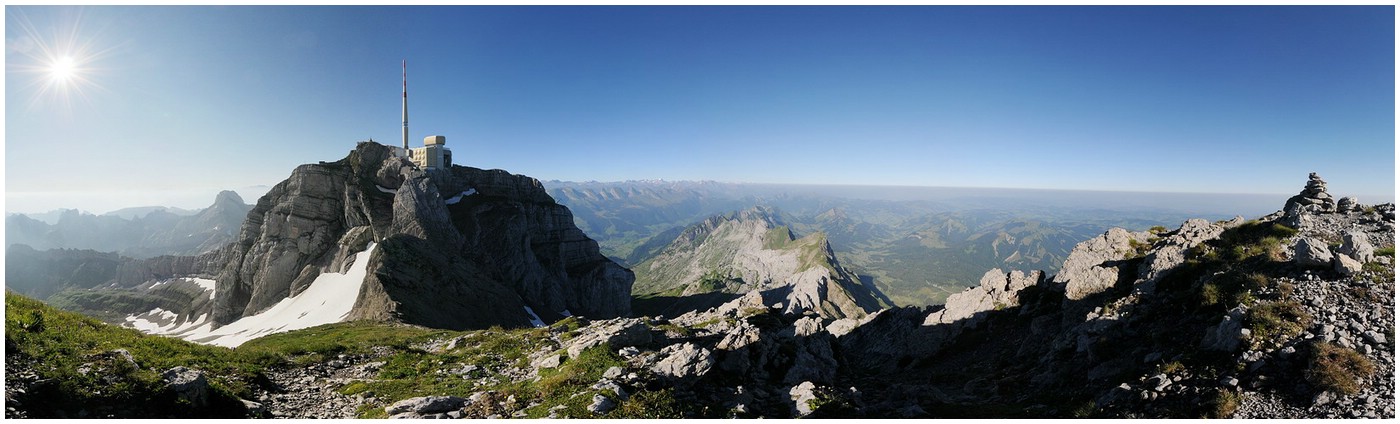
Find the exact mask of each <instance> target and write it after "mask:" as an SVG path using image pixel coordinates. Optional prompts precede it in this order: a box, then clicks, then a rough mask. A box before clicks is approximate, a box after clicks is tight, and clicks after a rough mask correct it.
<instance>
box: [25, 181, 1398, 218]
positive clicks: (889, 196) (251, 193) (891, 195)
mask: <svg viewBox="0 0 1400 424" xmlns="http://www.w3.org/2000/svg"><path fill="white" fill-rule="evenodd" d="M1323 178H1324V179H1325V178H1326V176H1325V175H1324V176H1323ZM1300 180H1304V181H1305V178H1300ZM541 183H542V184H544V185H545V186H546V187H547V188H548V187H551V186H553V185H559V184H578V185H588V184H600V185H613V184H697V183H714V184H725V185H743V186H751V187H774V188H782V189H788V190H791V191H794V192H812V193H813V194H825V195H830V196H834V197H843V198H852V199H872V200H892V201H906V200H908V201H916V200H937V199H949V198H954V197H957V196H968V197H974V198H984V199H985V198H1011V199H1022V200H1026V201H1032V200H1036V199H1041V200H1055V199H1057V198H1058V197H1059V196H1056V194H1059V193H1071V194H1073V193H1079V194H1081V196H1075V198H1074V199H1067V200H1064V201H1065V202H1078V201H1080V200H1076V199H1078V198H1079V197H1083V198H1085V199H1100V200H1101V199H1105V198H1112V197H1116V196H1128V197H1129V198H1128V199H1118V200H1117V201H1116V204H1114V203H1112V202H1114V201H1113V200H1111V199H1110V203H1109V204H1103V205H1093V204H1090V205H1085V206H1100V207H1103V208H1109V209H1111V208H1115V207H1120V206H1123V205H1129V206H1138V207H1144V206H1146V205H1151V204H1154V203H1162V204H1170V203H1171V202H1174V201H1178V200H1179V199H1186V200H1189V201H1190V202H1191V203H1192V204H1193V205H1195V206H1194V207H1192V208H1186V209H1185V210H1201V209H1204V208H1203V207H1202V206H1203V205H1205V204H1207V203H1210V202H1212V201H1217V203H1220V204H1217V205H1214V206H1213V207H1212V208H1211V209H1212V211H1213V212H1222V211H1223V210H1224V209H1228V208H1229V207H1230V205H1232V204H1245V205H1252V204H1267V203H1270V202H1272V201H1274V200H1276V203H1278V208H1282V205H1283V202H1284V201H1285V200H1287V198H1288V197H1290V196H1292V195H1294V194H1297V193H1183V192H1153V191H1110V190H1074V189H1040V188H1010V187H952V186H898V185H862V184H850V185H846V184H802V183H788V184H784V183H750V182H725V181H713V180H683V181H672V180H626V181H561V180H547V181H541ZM273 185H275V184H267V185H260V186H249V187H240V188H232V189H209V190H182V191H174V190H146V191H121V192H95V191H94V192H25V191H7V192H6V203H5V213H6V214H26V215H34V214H43V213H49V212H53V211H57V210H62V209H76V210H79V211H82V212H85V213H90V214H94V215H103V214H107V213H111V212H115V211H118V210H122V209H128V208H139V207H173V208H180V209H187V210H197V209H203V208H206V207H209V205H211V204H213V202H214V198H215V196H216V195H217V194H218V193H219V192H220V191H224V190H232V191H234V192H236V193H238V195H239V196H240V197H242V198H243V201H244V202H246V203H248V204H250V205H252V204H257V201H258V198H260V197H262V196H263V195H264V194H266V193H267V191H268V190H271V188H272V186H273ZM1298 185H1299V189H1300V190H1301V187H1302V182H1300V183H1299V184H1298ZM1329 187H1331V188H1329V191H1332V192H1333V196H1334V197H1336V198H1341V197H1344V196H1353V197H1357V198H1358V199H1359V200H1360V202H1361V203H1363V204H1380V203H1393V202H1394V201H1395V200H1394V195H1393V193H1392V194H1390V195H1377V194H1369V195H1368V194H1353V193H1349V192H1346V191H1341V192H1338V191H1336V190H1337V188H1336V187H1335V186H1334V185H1331V184H1330V183H1329ZM815 190H829V191H826V192H816V191H815ZM1143 195H1147V197H1141V198H1139V197H1136V196H1143ZM1238 196H1243V197H1247V198H1250V199H1247V200H1242V201H1235V200H1240V199H1235V200H1232V198H1233V197H1238ZM73 199H84V201H81V202H75V201H73ZM138 199H145V200H138ZM1057 203H1059V202H1057ZM1057 205H1058V204H1049V205H1047V206H1057ZM1246 212H1247V211H1240V212H1237V213H1246Z"/></svg>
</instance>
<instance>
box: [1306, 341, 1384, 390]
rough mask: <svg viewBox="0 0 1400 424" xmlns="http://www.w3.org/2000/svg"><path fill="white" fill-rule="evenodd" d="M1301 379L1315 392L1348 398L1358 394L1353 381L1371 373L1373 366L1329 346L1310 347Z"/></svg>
mask: <svg viewBox="0 0 1400 424" xmlns="http://www.w3.org/2000/svg"><path fill="white" fill-rule="evenodd" d="M1311 351H1312V352H1311V353H1310V354H1309V357H1308V369H1307V370H1306V371H1304V372H1303V377H1304V379H1306V380H1307V381H1308V383H1311V384H1312V385H1313V387H1316V388H1318V389H1322V390H1326V391H1331V392H1336V393H1340V394H1346V395H1352V394H1356V393H1357V392H1358V391H1360V390H1361V385H1360V384H1358V383H1357V381H1356V380H1357V379H1359V378H1364V377H1366V376H1369V375H1371V373H1373V372H1375V370H1376V367H1375V364H1373V363H1371V360H1370V359H1366V357H1365V356H1363V355H1361V353H1359V352H1357V351H1355V350H1351V349H1347V348H1344V347H1341V346H1337V345H1334V344H1331V343H1326V342H1318V343H1314V344H1313V345H1312V349H1311Z"/></svg>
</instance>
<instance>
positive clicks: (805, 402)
mask: <svg viewBox="0 0 1400 424" xmlns="http://www.w3.org/2000/svg"><path fill="white" fill-rule="evenodd" d="M831 398H832V393H831V390H830V389H827V388H826V387H822V386H818V385H816V384H814V383H812V382H810V381H803V382H802V383H800V384H798V385H796V386H793V387H792V388H791V389H788V399H789V400H791V401H792V411H793V414H794V416H797V417H805V416H808V415H812V413H813V412H816V410H817V407H818V406H819V405H820V404H821V402H822V401H824V400H828V399H831Z"/></svg>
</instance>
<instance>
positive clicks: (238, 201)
mask: <svg viewBox="0 0 1400 424" xmlns="http://www.w3.org/2000/svg"><path fill="white" fill-rule="evenodd" d="M229 206H237V207H246V206H247V203H244V202H243V196H239V195H238V193H237V192H235V191H233V190H224V191H220V192H219V194H218V195H217V196H214V204H213V205H211V206H210V207H211V208H217V207H229Z"/></svg>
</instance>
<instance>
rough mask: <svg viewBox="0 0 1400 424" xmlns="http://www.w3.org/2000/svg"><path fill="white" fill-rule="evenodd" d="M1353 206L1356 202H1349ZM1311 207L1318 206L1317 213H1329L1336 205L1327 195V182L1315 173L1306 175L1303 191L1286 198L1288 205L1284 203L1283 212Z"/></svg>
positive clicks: (1330, 196)
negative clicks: (1306, 180)
mask: <svg viewBox="0 0 1400 424" xmlns="http://www.w3.org/2000/svg"><path fill="white" fill-rule="evenodd" d="M1351 203H1352V204H1355V203H1356V202H1355V201H1354V199H1353V201H1352V202H1351ZM1311 205H1318V208H1317V211H1319V212H1331V211H1333V210H1336V204H1335V203H1334V202H1333V201H1332V195H1331V194H1327V182H1326V181H1323V180H1322V177H1319V176H1317V173H1316V172H1313V173H1309V174H1308V185H1307V186H1305V187H1303V191H1302V192H1299V193H1298V195H1297V196H1293V197H1290V198H1288V203H1284V206H1283V210H1284V211H1285V212H1289V214H1292V213H1294V208H1298V209H1302V208H1304V207H1308V206H1311Z"/></svg>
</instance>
